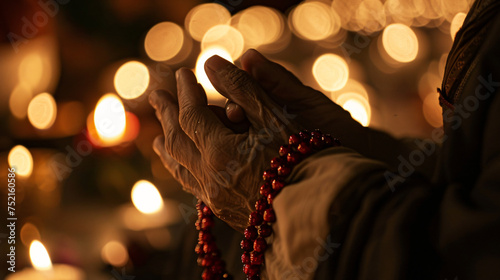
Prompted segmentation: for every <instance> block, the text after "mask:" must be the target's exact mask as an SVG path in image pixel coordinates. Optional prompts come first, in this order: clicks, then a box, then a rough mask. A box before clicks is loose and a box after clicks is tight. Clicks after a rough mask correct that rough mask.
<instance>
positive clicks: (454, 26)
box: [450, 13, 467, 40]
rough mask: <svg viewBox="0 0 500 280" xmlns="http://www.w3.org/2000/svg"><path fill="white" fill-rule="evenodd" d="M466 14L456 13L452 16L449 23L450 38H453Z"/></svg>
mask: <svg viewBox="0 0 500 280" xmlns="http://www.w3.org/2000/svg"><path fill="white" fill-rule="evenodd" d="M466 16H467V14H466V13H457V14H456V15H455V16H454V17H453V20H452V21H451V24H450V35H451V39H453V40H455V35H457V32H458V30H460V28H461V27H462V25H463V24H464V20H465V17H466Z"/></svg>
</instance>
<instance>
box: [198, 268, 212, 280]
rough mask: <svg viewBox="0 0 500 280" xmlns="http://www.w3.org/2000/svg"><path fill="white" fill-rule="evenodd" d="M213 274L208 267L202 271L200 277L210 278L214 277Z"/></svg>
mask: <svg viewBox="0 0 500 280" xmlns="http://www.w3.org/2000/svg"><path fill="white" fill-rule="evenodd" d="M214 276H215V275H214V274H213V272H211V271H210V270H209V269H205V270H204V271H203V274H201V278H202V279H203V280H212V279H215V278H214Z"/></svg>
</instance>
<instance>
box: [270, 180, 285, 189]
mask: <svg viewBox="0 0 500 280" xmlns="http://www.w3.org/2000/svg"><path fill="white" fill-rule="evenodd" d="M272 186H273V190H275V191H279V190H281V189H282V188H283V187H284V186H285V182H283V181H281V180H279V179H274V180H273V183H272Z"/></svg>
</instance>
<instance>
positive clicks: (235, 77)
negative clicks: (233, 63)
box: [227, 68, 253, 92]
mask: <svg viewBox="0 0 500 280" xmlns="http://www.w3.org/2000/svg"><path fill="white" fill-rule="evenodd" d="M227 77H228V84H227V90H229V91H231V92H251V91H250V89H251V88H252V85H253V83H252V78H251V77H250V76H249V75H248V74H247V73H246V72H245V71H243V70H240V69H238V68H232V69H230V70H228V73H227Z"/></svg>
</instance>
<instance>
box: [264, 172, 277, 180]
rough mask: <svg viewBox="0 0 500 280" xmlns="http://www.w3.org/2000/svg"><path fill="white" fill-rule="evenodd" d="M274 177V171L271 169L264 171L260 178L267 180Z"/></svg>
mask: <svg viewBox="0 0 500 280" xmlns="http://www.w3.org/2000/svg"><path fill="white" fill-rule="evenodd" d="M274 177H276V171H274V170H272V169H269V170H266V171H264V174H263V175H262V179H264V181H269V180H271V179H273V178H274Z"/></svg>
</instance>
